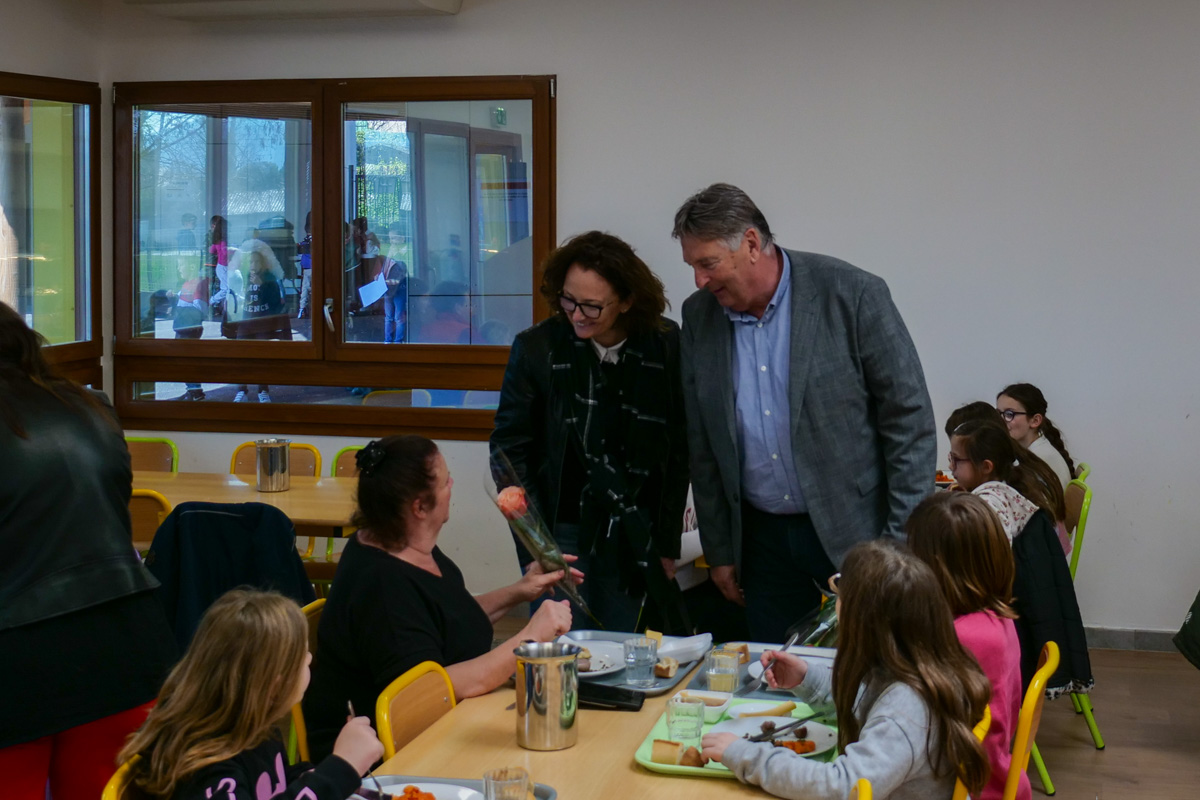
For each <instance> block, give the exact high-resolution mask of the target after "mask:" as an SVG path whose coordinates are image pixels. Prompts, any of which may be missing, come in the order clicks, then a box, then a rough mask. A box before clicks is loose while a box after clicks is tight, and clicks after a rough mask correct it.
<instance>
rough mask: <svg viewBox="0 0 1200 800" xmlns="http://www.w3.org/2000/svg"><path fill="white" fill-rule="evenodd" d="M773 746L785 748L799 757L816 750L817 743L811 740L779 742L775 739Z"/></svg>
mask: <svg viewBox="0 0 1200 800" xmlns="http://www.w3.org/2000/svg"><path fill="white" fill-rule="evenodd" d="M775 746H776V747H786V748H787V749H788V750H791V751H792V752H793V753H798V754H799V755H805V754H806V753H811V752H813V751H815V750H816V749H817V743H816V742H814V741H813V740H812V739H789V740H786V741H780V740H779V739H776V740H775Z"/></svg>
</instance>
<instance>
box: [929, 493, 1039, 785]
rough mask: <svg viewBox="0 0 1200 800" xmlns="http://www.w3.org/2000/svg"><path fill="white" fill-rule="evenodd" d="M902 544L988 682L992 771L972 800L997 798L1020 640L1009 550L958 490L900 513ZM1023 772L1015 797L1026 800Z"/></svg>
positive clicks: (985, 515)
mask: <svg viewBox="0 0 1200 800" xmlns="http://www.w3.org/2000/svg"><path fill="white" fill-rule="evenodd" d="M906 530H907V531H908V544H909V547H910V548H911V549H912V552H913V554H914V555H916V556H917V558H919V559H921V560H922V561H924V562H925V563H927V564H928V565H929V566H930V567H932V569H933V572H934V575H936V576H937V579H938V583H940V584H941V587H942V591H943V592H944V593H945V595H946V599H947V600H948V601H949V602H950V608H951V610H952V611H953V612H954V628H955V631H956V632H957V633H958V639H959V641H960V642H962V644H963V646H964V647H965V648H966V649H967V650H968V651H970V652H971V654H972V655H974V656H975V659H976V660H977V661H978V662H979V666H980V667H982V668H983V673H984V674H985V675H987V677H988V680H989V681H991V684H992V699H991V702H990V703H989V707H990V708H991V712H992V725H991V727H990V728H989V729H988V734H987V737H986V738H985V739H984V740H983V749H984V750H985V751H986V752H987V755H988V761H989V762H990V763H991V767H992V772H991V777H990V778H989V779H988V782H987V785H986V786H985V787H984V789H983V791H982V792H980V794H979V795H978V798H977V800H1000V798H1001V796H1002V795H1003V794H1004V784H1005V781H1006V780H1007V778H1008V766H1009V763H1010V762H1011V761H1012V741H1013V737H1014V736H1015V735H1016V732H1017V717H1018V715H1019V714H1020V711H1021V645H1020V643H1019V642H1018V641H1017V631H1016V628H1015V627H1014V626H1013V618H1014V617H1015V616H1016V614H1014V613H1013V610H1012V608H1011V606H1010V605H1009V604H1010V602H1011V601H1012V583H1013V555H1012V546H1011V545H1010V544H1009V541H1008V536H1007V535H1006V534H1005V533H1004V528H1003V527H1002V525H1001V523H1000V519H999V517H997V516H996V512H994V511H992V509H991V506H989V505H988V504H987V502H986V501H985V500H983V499H982V498H980V497H978V496H976V495H973V494H968V493H966V492H937V493H936V494H933V495H931V496H929V497H927V498H925V500H924V501H922V502H921V504H920V505H918V506H917V507H916V509H915V510H914V511H913V513H912V516H910V517H909V519H908V524H907V526H906ZM1030 798H1031V790H1030V788H1029V778H1028V777H1026V776H1025V774H1024V773H1022V774H1021V776H1020V783H1019V784H1018V786H1017V800H1030Z"/></svg>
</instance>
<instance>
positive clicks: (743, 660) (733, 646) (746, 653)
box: [721, 642, 750, 664]
mask: <svg viewBox="0 0 1200 800" xmlns="http://www.w3.org/2000/svg"><path fill="white" fill-rule="evenodd" d="M721 649H722V650H731V651H733V652H735V653H737V654H738V663H739V664H749V663H750V645H748V644H746V643H745V642H729V643H728V644H726V645H724V646H723V647H722V648H721Z"/></svg>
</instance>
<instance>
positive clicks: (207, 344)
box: [113, 76, 556, 440]
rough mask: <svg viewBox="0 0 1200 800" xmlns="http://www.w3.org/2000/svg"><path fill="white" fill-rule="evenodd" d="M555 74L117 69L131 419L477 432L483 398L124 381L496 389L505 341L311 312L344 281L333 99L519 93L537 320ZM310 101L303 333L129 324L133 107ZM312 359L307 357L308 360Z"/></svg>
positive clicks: (116, 155) (123, 350) (550, 235)
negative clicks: (154, 388)
mask: <svg viewBox="0 0 1200 800" xmlns="http://www.w3.org/2000/svg"><path fill="white" fill-rule="evenodd" d="M554 81H555V79H554V77H553V76H511V77H504V76H486V77H451V78H361V79H349V80H336V79H332V80H307V79H304V80H277V81H274V80H269V81H196V82H192V81H188V82H152V83H118V84H116V85H115V86H114V112H113V227H114V234H113V247H114V258H113V262H114V267H113V284H114V294H113V298H114V299H113V305H114V333H115V336H114V340H115V341H114V350H113V355H114V358H113V362H114V363H113V367H114V370H113V372H114V401H115V404H116V409H117V412H118V413H119V414H120V416H121V419H122V422H123V424H124V425H125V426H126V427H128V428H145V429H154V430H191V431H250V432H253V431H263V430H266V429H272V430H278V429H280V428H284V429H286V430H289V431H295V432H297V433H310V434H329V435H352V436H360V435H378V434H379V433H381V432H383V431H387V432H389V433H390V432H408V433H422V434H424V435H426V436H431V437H436V438H442V439H467V440H485V439H487V437H488V435H489V434H490V432H491V429H492V419H493V416H494V412H493V411H490V410H481V409H456V408H388V407H367V406H356V405H351V404H347V405H304V404H286V403H272V404H269V405H266V404H258V403H239V404H237V405H234V404H232V403H206V402H201V403H195V402H193V403H177V402H164V401H148V400H138V399H135V397H134V392H133V387H134V383H135V382H150V381H180V382H182V381H199V382H209V381H212V382H223V383H224V382H235V381H237V382H240V381H244V382H246V383H263V384H279V385H283V384H287V385H312V386H347V387H351V386H377V387H381V388H385V387H386V388H398V389H404V388H438V389H463V390H472V389H475V390H492V391H495V390H498V389H499V388H500V384H501V381H502V380H503V377H504V368H505V365H506V364H507V363H508V350H509V348H508V347H496V346H487V345H422V344H405V345H401V346H397V345H395V344H385V343H364V342H346V343H343V342H341V341H339V336H340V324H339V331H335V332H334V333H330V332H329V331H328V330H327V328H326V327H325V325H324V323H323V320H322V316H323V315H322V308H323V305H324V303H323V301H324V298H326V297H332V298H333V300H334V307H333V311H332V316H333V318H334V319H335V320H344V318H345V315H344V314H343V308H342V304H343V303H344V301H345V298H344V297H342V296H341V287H340V286H338V285H335V286H329V281H328V280H327V278H328V277H329V275H330V273H331V272H332V270H331V269H330V268H329V267H328V266H326V265H329V264H335V263H338V264H340V263H341V259H342V252H341V247H342V216H343V213H342V212H343V209H342V203H343V197H342V180H341V146H342V133H341V126H342V113H341V111H342V108H343V105H344V104H345V103H355V102H425V101H454V100H484V101H486V100H530V101H532V103H533V123H534V127H533V136H532V143H531V155H532V159H533V164H534V169H533V179H532V181H531V187H530V190H531V193H532V196H533V197H534V203H533V209H532V214H531V217H530V236H531V238H532V239H533V242H532V245H533V265H532V269H533V275H532V288H533V297H532V306H533V319H534V321H535V322H536V321H538V320H542V319H545V318H546V317H548V316H549V315H550V313H551V309H550V308H549V306H548V305H547V304H546V302H545V300H544V299H543V298H542V297H541V295H540V294H539V293H538V291H537V287H538V286H540V285H541V278H542V273H541V263H542V261H543V260H544V259H545V257H546V256H547V255H548V254H549V252H550V251H551V250H552V249H553V247H554V245H555V227H556V213H555V206H556V193H555V186H556V174H555V141H554V140H555V133H556V123H555V101H554V93H553V86H554ZM239 102H246V103H259V102H309V103H310V104H311V108H312V148H313V155H312V161H313V175H312V187H311V190H312V196H313V198H314V202H313V206H312V229H313V231H314V233H318V234H319V236H320V238H319V240H318V245H317V246H318V248H319V253H320V255H321V260H320V261H319V262H317V263H316V264H315V265H314V269H313V274H312V298H313V301H312V306H311V307H312V311H313V335H312V341H311V342H275V341H263V342H254V341H240V342H230V341H217V340H174V339H148V338H141V337H137V336H134V313H135V310H136V309H135V308H134V291H133V290H134V273H133V231H134V225H135V219H134V180H133V179H134V172H133V170H134V167H135V161H134V159H135V154H134V151H133V145H134V142H133V112H134V109H135V107H137V106H141V105H149V104H180V103H198V104H217V103H239ZM306 366H312V367H315V368H316V369H312V370H306V369H304V367H306Z"/></svg>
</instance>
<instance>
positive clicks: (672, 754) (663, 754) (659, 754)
mask: <svg viewBox="0 0 1200 800" xmlns="http://www.w3.org/2000/svg"><path fill="white" fill-rule="evenodd" d="M681 758H683V745H682V744H680V743H679V742H672V741H671V740H670V739H655V740H654V741H653V742H652V743H651V744H650V760H651V761H653V762H654V763H655V764H678V763H679V759H681Z"/></svg>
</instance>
